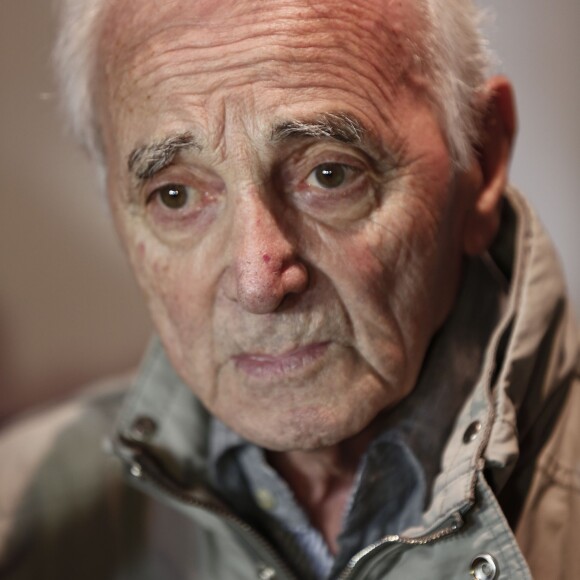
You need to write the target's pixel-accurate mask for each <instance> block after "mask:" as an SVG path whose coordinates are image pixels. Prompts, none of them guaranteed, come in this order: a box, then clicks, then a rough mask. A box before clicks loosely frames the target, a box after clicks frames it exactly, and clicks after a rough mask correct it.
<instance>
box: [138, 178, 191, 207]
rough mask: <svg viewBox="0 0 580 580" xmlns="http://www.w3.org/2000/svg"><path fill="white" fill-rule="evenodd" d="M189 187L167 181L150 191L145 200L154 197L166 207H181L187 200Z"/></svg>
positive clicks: (149, 200)
mask: <svg viewBox="0 0 580 580" xmlns="http://www.w3.org/2000/svg"><path fill="white" fill-rule="evenodd" d="M189 189H190V188H189V187H187V186H185V185H181V184H178V183H169V184H167V185H163V186H162V187H158V188H157V189H156V190H154V191H153V192H151V194H150V195H149V197H148V199H147V202H148V203H149V202H151V201H154V200H155V198H157V200H158V201H159V202H160V203H162V204H163V205H164V206H165V207H167V208H168V209H174V210H178V209H182V208H183V207H185V206H186V205H187V203H188V201H189V197H190V191H189Z"/></svg>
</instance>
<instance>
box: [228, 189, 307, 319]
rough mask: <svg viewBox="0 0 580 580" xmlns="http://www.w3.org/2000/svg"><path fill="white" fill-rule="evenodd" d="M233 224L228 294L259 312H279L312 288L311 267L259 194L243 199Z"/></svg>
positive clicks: (232, 298)
mask: <svg viewBox="0 0 580 580" xmlns="http://www.w3.org/2000/svg"><path fill="white" fill-rule="evenodd" d="M240 205H243V207H240V208H238V209H239V211H237V213H236V215H235V217H234V226H233V235H232V243H233V256H234V258H233V263H232V265H231V267H230V272H229V276H228V277H229V281H228V283H227V284H226V295H227V296H228V298H230V299H231V300H234V301H236V302H237V303H238V304H239V305H240V306H241V307H242V308H244V309H245V310H247V311H249V312H252V313H255V314H267V313H271V312H275V311H276V310H277V309H278V308H279V307H280V305H281V304H282V302H283V300H284V298H285V297H286V296H288V295H289V294H300V293H302V292H304V291H305V290H306V289H307V287H308V270H307V268H306V265H305V264H304V263H303V262H302V261H301V260H300V259H299V257H298V255H297V252H296V248H295V247H294V245H293V244H292V243H291V242H290V241H289V239H288V237H287V236H286V235H285V234H284V231H283V228H282V227H281V225H280V224H279V223H278V221H277V220H276V217H275V216H274V214H273V213H272V211H271V210H270V209H269V208H268V207H266V205H265V204H264V202H263V201H262V200H261V199H260V198H259V196H258V195H252V196H248V197H247V198H245V199H244V200H243V201H241V202H240Z"/></svg>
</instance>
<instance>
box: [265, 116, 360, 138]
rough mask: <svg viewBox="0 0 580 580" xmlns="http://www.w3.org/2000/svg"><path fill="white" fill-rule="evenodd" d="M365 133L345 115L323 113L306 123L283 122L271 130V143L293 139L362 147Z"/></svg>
mask: <svg viewBox="0 0 580 580" xmlns="http://www.w3.org/2000/svg"><path fill="white" fill-rule="evenodd" d="M367 136H368V135H367V131H366V130H365V129H364V127H363V126H362V124H361V123H360V122H359V121H358V120H357V119H356V118H355V117H352V116H351V115H348V114H346V113H325V114H322V115H319V116H317V117H315V118H314V119H312V120H306V121H285V122H283V123H279V124H278V125H276V126H275V127H274V128H273V129H272V141H274V142H277V141H284V140H287V139H294V138H305V139H309V138H310V139H333V140H335V141H340V142H341V143H347V144H352V145H364V144H365V141H366V140H367V139H366V138H367Z"/></svg>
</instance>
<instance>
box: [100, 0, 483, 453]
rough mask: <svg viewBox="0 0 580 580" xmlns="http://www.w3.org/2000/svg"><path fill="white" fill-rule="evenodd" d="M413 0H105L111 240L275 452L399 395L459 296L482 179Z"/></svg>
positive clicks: (214, 394) (190, 355) (242, 428)
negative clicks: (425, 54) (451, 135)
mask: <svg viewBox="0 0 580 580" xmlns="http://www.w3.org/2000/svg"><path fill="white" fill-rule="evenodd" d="M411 4H412V3H411V2H404V3H403V2H394V1H393V2H389V1H386V0H385V1H383V2H378V1H376V2H375V1H361V2H358V3H353V2H351V1H350V0H335V1H328V2H325V3H310V2H307V1H305V0H287V1H282V0H280V1H273V2H260V1H259V0H254V1H247V2H245V1H236V2H233V1H225V0H224V1H220V0H217V1H216V0H212V1H211V2H209V1H206V0H199V1H197V2H191V1H185V0H177V1H175V2H171V3H168V4H167V5H165V3H164V4H163V5H160V4H159V3H154V2H152V1H150V2H148V1H142V0H141V1H139V2H136V1H135V0H125V1H123V2H118V3H116V6H114V7H113V8H111V10H110V12H109V15H108V18H107V26H106V28H105V32H104V34H103V38H102V46H101V50H102V54H101V56H102V63H104V65H105V66H104V67H103V70H105V71H106V72H105V73H104V76H103V79H102V81H103V86H104V90H103V94H102V95H101V100H100V105H101V112H102V118H103V126H104V137H105V142H106V153H107V160H108V164H109V191H110V201H111V205H112V208H113V214H114V217H115V220H116V223H117V227H118V229H119V231H120V235H121V238H122V240H123V243H124V245H125V246H126V248H127V250H128V254H129V256H130V260H131V262H132V265H133V268H134V270H135V272H136V275H137V278H138V280H139V283H140V284H141V286H142V287H143V289H144V291H145V294H146V296H147V299H148V303H149V307H150V309H151V312H152V316H153V319H154V322H155V325H156V327H157V329H158V332H159V334H160V336H161V338H162V341H163V343H164V345H165V348H166V350H167V353H168V355H169V357H170V359H171V361H172V363H173V365H174V367H175V369H176V370H177V371H178V373H179V374H180V375H181V376H182V378H183V379H184V380H185V382H186V383H187V384H188V385H189V386H190V387H191V389H192V390H193V391H194V392H195V393H196V394H197V395H198V396H199V397H200V399H201V400H202V401H203V402H204V404H205V405H206V406H207V408H208V409H209V410H210V411H211V412H212V413H213V414H215V415H216V416H218V417H220V418H221V419H222V420H223V421H224V422H225V423H227V424H228V425H230V427H232V428H233V429H234V430H236V431H238V432H239V433H240V434H242V435H243V436H245V437H247V438H248V439H250V440H253V441H254V442H256V443H257V444H259V445H262V446H264V447H267V448H270V449H275V450H289V449H311V448H316V447H320V446H326V445H332V444H334V443H337V442H339V441H341V440H344V439H345V438H347V437H350V436H352V435H354V434H356V433H358V432H360V431H361V430H362V429H364V428H365V427H366V426H367V425H369V424H370V423H371V422H372V420H373V418H375V417H376V416H377V414H378V413H380V412H381V411H382V410H384V409H387V408H389V407H390V406H392V405H394V404H396V403H397V402H398V401H399V400H400V399H401V398H402V397H404V396H405V395H406V394H408V393H409V391H410V390H411V389H412V387H413V385H414V384H415V381H416V378H417V375H418V372H419V370H420V368H421V364H422V360H423V357H424V354H425V351H426V348H427V346H428V344H429V341H430V339H431V338H432V336H433V334H434V332H435V331H436V330H437V328H438V327H439V326H440V325H441V324H442V322H443V321H444V319H445V317H446V316H447V314H448V312H449V310H450V308H451V306H452V303H453V300H454V296H455V291H456V289H457V284H458V278H459V268H460V262H461V255H462V243H463V242H462V236H463V229H464V225H465V217H466V214H467V212H468V211H469V207H468V206H469V203H470V201H469V200H471V199H473V192H472V191H471V189H473V188H472V187H471V186H469V185H468V184H469V180H467V179H464V178H463V177H461V176H459V177H458V176H457V175H455V176H454V173H453V170H452V163H451V159H450V155H449V151H448V147H447V145H446V142H445V138H444V135H443V133H442V130H441V128H440V126H439V124H438V122H437V119H436V116H435V113H434V110H433V107H432V105H430V100H429V99H428V96H427V94H426V91H425V88H424V86H425V83H426V79H425V78H424V76H423V72H422V70H421V66H422V65H421V61H420V59H419V58H418V57H417V55H416V54H414V52H413V50H414V49H413V46H416V44H417V43H416V42H414V41H413V38H414V35H416V37H419V29H420V23H419V21H418V19H417V16H416V15H415V14H414V13H413V10H412V8H411V6H410V5H411Z"/></svg>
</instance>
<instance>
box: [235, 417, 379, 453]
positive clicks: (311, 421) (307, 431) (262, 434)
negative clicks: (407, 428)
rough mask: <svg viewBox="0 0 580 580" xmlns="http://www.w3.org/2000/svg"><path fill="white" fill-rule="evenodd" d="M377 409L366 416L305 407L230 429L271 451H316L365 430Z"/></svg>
mask: <svg viewBox="0 0 580 580" xmlns="http://www.w3.org/2000/svg"><path fill="white" fill-rule="evenodd" d="M377 410H378V409H375V410H374V412H372V413H370V412H369V413H364V414H363V413H360V412H357V413H353V412H352V409H348V410H347V409H345V410H344V413H339V412H336V410H333V409H332V408H328V407H325V408H322V409H320V408H308V409H305V408H302V409H300V410H294V411H293V412H292V411H289V412H287V413H286V414H284V415H282V414H279V413H276V414H275V416H272V415H269V416H268V417H266V418H262V417H259V416H256V415H254V420H253V421H251V422H248V423H247V424H242V423H240V424H238V425H231V426H232V429H234V431H237V432H238V433H239V434H240V435H242V436H243V437H244V438H246V439H248V440H249V441H252V443H254V444H256V445H258V446H260V447H263V448H264V449H267V450H269V451H278V452H287V451H314V450H317V449H323V448H326V447H332V446H334V445H338V444H339V443H341V442H342V441H344V440H346V439H350V438H351V437H354V436H356V435H357V434H359V433H360V432H362V431H364V430H365V428H366V427H367V426H368V425H370V424H371V423H372V421H373V419H374V418H375V416H376V412H377ZM359 411H360V410H359ZM225 422H226V423H227V419H226V420H225Z"/></svg>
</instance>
